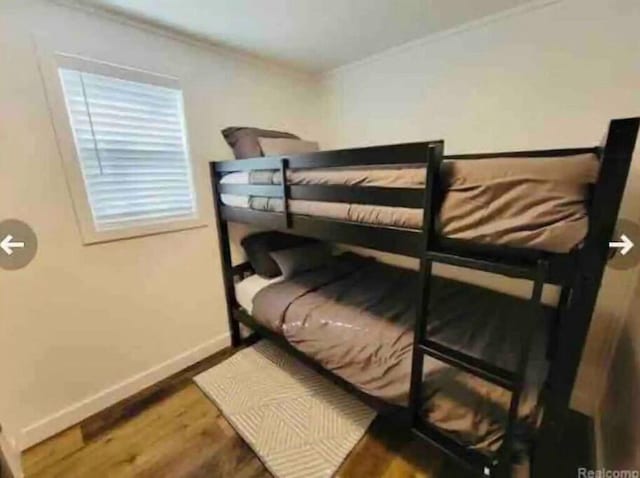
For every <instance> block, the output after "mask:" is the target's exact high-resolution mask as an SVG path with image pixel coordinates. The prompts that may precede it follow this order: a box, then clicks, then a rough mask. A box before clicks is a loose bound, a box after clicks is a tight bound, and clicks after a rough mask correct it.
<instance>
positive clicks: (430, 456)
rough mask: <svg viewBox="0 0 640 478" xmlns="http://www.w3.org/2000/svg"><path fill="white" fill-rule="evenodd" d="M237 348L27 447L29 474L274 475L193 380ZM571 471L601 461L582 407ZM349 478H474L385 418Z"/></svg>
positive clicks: (347, 465)
mask: <svg viewBox="0 0 640 478" xmlns="http://www.w3.org/2000/svg"><path fill="white" fill-rule="evenodd" d="M233 353H234V351H232V350H230V349H225V350H223V351H221V352H219V353H217V354H215V355H213V356H211V357H209V358H207V359H205V360H203V361H202V362H199V363H197V364H195V365H193V366H191V367H189V368H187V369H186V370H183V371H181V372H179V373H177V374H175V375H174V376H171V377H169V378H167V379H166V380H163V381H162V382H160V383H157V384H155V385H153V386H151V387H149V388H147V389H145V390H143V391H142V392H140V393H138V394H136V395H135V396H133V397H130V398H128V399H126V400H123V401H121V402H120V403H118V404H116V405H114V406H113V407H110V408H108V409H106V410H104V411H102V412H100V413H98V414H96V415H94V416H92V417H90V418H88V419H86V420H85V421H83V422H82V423H80V424H78V425H76V426H73V427H71V428H69V429H67V430H66V431H64V432H62V433H60V434H58V435H57V436H54V437H52V438H50V439H49V440H47V441H45V442H43V443H41V444H39V445H36V446H35V447H33V448H31V449H29V450H27V451H26V452H25V453H24V455H23V466H24V470H25V475H26V477H27V478H53V477H58V478H102V477H110V478H111V477H113V478H120V477H123V478H127V477H149V478H164V477H168V478H200V477H202V478H205V477H206V478H218V477H224V478H226V477H233V478H236V477H237V478H251V477H256V478H257V477H270V476H271V475H270V473H269V472H268V471H267V470H266V469H265V467H264V466H263V465H262V463H261V462H260V460H259V459H258V458H257V456H256V455H255V454H254V453H253V451H252V450H251V449H250V448H249V447H248V446H247V445H246V444H245V442H244V441H243V440H242V439H241V438H240V436H239V435H238V434H237V433H236V432H235V431H234V430H233V428H231V426H230V425H229V423H228V422H227V421H226V419H225V418H224V417H223V416H222V414H221V413H220V411H219V410H218V409H217V408H216V406H215V405H214V404H213V403H212V402H211V401H209V400H208V399H207V398H206V396H205V395H204V394H203V393H202V392H201V391H200V389H199V388H198V387H197V386H196V385H195V383H194V382H193V381H192V377H194V376H195V375H197V374H199V373H200V372H202V371H204V370H207V369H209V368H210V367H212V366H214V365H215V364H217V363H219V362H221V361H222V360H224V359H226V358H228V357H229V356H231V355H232V354H233ZM574 415H575V419H572V420H571V422H572V425H571V427H570V428H572V431H571V432H570V433H568V437H569V438H570V439H568V440H567V447H566V449H565V450H563V459H562V464H563V465H564V468H565V470H564V471H562V472H559V474H558V476H575V470H576V469H577V467H578V466H586V467H587V468H592V467H593V462H592V461H591V453H590V452H591V446H590V441H589V438H588V437H589V430H590V429H592V425H591V422H590V420H589V419H588V418H587V417H585V416H584V415H581V414H577V413H575V414H574ZM338 476H339V477H344V478H350V477H356V478H359V477H362V478H376V477H383V478H404V477H416V478H417V477H424V478H469V476H470V475H469V474H468V473H467V472H465V471H464V470H462V469H460V467H459V466H458V465H456V464H455V463H453V462H451V461H450V460H449V459H448V458H447V457H446V456H445V455H444V454H443V453H441V452H440V451H439V450H437V449H436V448H434V447H431V446H429V445H427V444H425V443H424V442H422V441H419V440H417V439H415V438H413V437H412V436H411V434H410V433H409V432H407V431H406V430H404V429H401V428H399V427H397V426H396V427H394V426H393V423H392V422H391V421H390V420H388V419H380V418H377V419H376V420H374V422H373V423H372V425H371V427H370V428H369V430H368V431H367V433H366V435H365V436H364V437H363V438H362V440H361V441H360V442H359V443H358V445H357V446H356V447H355V448H354V450H353V451H352V452H351V454H350V455H349V456H348V457H347V459H346V460H345V462H344V463H343V464H342V466H341V467H340V469H339V470H338Z"/></svg>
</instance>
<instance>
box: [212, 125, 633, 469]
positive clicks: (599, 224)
mask: <svg viewBox="0 0 640 478" xmlns="http://www.w3.org/2000/svg"><path fill="white" fill-rule="evenodd" d="M639 126H640V118H626V119H618V120H612V121H611V123H610V125H609V131H608V134H607V136H606V140H605V142H604V145H603V146H595V147H587V148H572V149H554V150H539V151H518V152H504V153H482V154H465V155H450V156H444V154H443V150H444V143H443V142H442V141H431V142H423V143H409V144H397V145H389V146H376V147H370V148H359V149H346V150H338V151H326V152H318V153H310V154H304V155H296V156H289V157H267V158H255V159H245V160H236V161H223V162H212V163H210V173H211V183H212V188H213V197H214V203H215V210H216V225H217V228H218V237H219V245H220V254H221V259H222V266H223V281H224V287H225V295H226V300H227V314H228V317H229V328H230V333H231V343H232V345H233V346H238V345H240V344H241V343H242V339H241V335H240V323H243V324H245V325H246V326H248V327H249V328H250V329H252V330H253V331H254V332H256V333H257V334H259V335H260V336H263V337H267V338H269V339H271V340H273V341H275V342H276V343H277V344H278V345H280V346H281V347H284V348H285V349H287V350H288V351H289V352H291V353H293V354H294V355H296V356H297V357H298V358H300V359H302V360H303V361H305V362H306V363H307V364H309V365H311V366H312V367H314V368H315V369H316V370H318V371H320V372H321V373H323V374H325V375H327V376H329V377H330V378H332V379H333V380H334V381H336V382H338V383H340V384H341V385H344V386H346V387H347V388H349V389H350V390H352V391H355V390H356V389H355V387H353V386H352V385H351V384H349V383H348V382H345V381H344V380H343V379H341V378H340V377H337V376H336V375H334V374H333V373H332V372H330V371H328V370H326V369H324V368H322V367H321V366H320V365H319V364H317V363H315V362H313V360H312V359H310V358H308V357H306V356H305V355H304V354H302V353H301V352H299V351H298V350H297V349H295V348H294V347H293V346H291V345H290V344H289V343H288V342H287V341H286V340H285V339H283V338H282V337H280V336H279V335H278V334H276V333H274V332H271V331H269V330H268V329H266V328H264V327H261V326H260V324H259V323H258V322H256V321H255V320H254V319H253V318H252V317H251V316H250V315H249V314H247V313H246V312H244V311H243V310H242V309H241V308H240V307H239V305H238V303H237V301H236V299H235V291H234V280H235V279H237V278H241V277H243V276H244V275H245V274H246V273H248V272H250V266H248V265H247V264H243V265H240V266H236V267H234V266H233V265H232V262H231V252H230V245H229V230H228V222H239V223H247V224H252V225H256V226H261V227H265V228H269V229H275V230H282V231H286V232H288V233H291V234H296V235H302V236H307V237H313V238H317V239H322V240H327V241H332V242H338V243H346V244H351V245H357V246H362V247H366V248H371V249H375V250H380V251H385V252H391V253H396V254H401V255H406V256H411V257H416V258H419V259H420V272H419V273H420V279H419V282H418V283H419V286H420V289H419V290H418V291H417V294H416V301H417V302H416V303H417V307H416V311H417V316H416V323H415V331H414V348H413V363H412V376H411V388H410V403H409V407H408V410H406V411H408V420H409V424H410V426H411V428H412V430H413V431H414V432H415V433H416V434H417V435H418V436H420V437H422V438H424V439H426V440H428V441H429V442H431V443H433V444H435V445H436V446H438V447H439V448H441V449H442V450H443V451H445V452H446V453H447V454H449V455H450V456H452V457H454V458H455V459H457V460H458V461H460V463H461V464H464V465H466V466H467V467H469V468H471V469H472V470H473V471H475V472H477V473H478V474H482V475H485V476H488V475H498V476H510V463H511V453H512V448H511V445H512V441H513V440H512V439H513V425H514V423H515V420H516V418H517V411H518V404H519V399H520V394H521V391H522V387H523V377H524V372H525V369H526V366H527V360H528V351H529V345H530V340H531V336H532V330H533V325H534V323H535V320H537V319H538V318H539V317H538V316H539V314H540V313H541V309H542V306H541V296H542V289H543V286H544V284H547V283H548V284H555V285H559V286H561V294H560V300H559V303H558V305H557V309H556V321H555V324H554V327H553V328H552V331H553V335H554V336H553V337H552V338H551V339H550V343H551V344H553V345H554V346H553V347H552V350H551V357H550V359H551V366H550V369H549V374H548V378H547V383H546V387H545V390H544V391H543V393H542V401H543V407H544V413H543V418H542V421H541V424H540V427H539V429H538V433H537V437H536V441H535V444H534V447H533V449H532V463H531V464H532V474H533V476H535V477H551V476H555V474H556V470H557V469H558V468H557V466H556V463H557V460H558V459H561V457H559V456H558V450H559V449H561V447H562V446H561V444H562V442H563V436H564V435H563V434H564V430H565V427H564V424H565V420H566V418H567V414H568V411H569V405H570V400H571V392H572V389H573V385H574V382H575V378H576V374H577V370H578V366H579V363H580V358H581V354H582V350H583V347H584V343H585V340H586V336H587V332H588V329H589V325H590V322H591V316H592V314H593V310H594V307H595V302H596V298H597V295H598V291H599V288H600V284H601V281H602V276H603V273H604V268H605V265H606V262H607V258H608V252H609V246H608V243H609V240H610V239H611V238H612V235H613V233H614V226H615V222H616V218H617V216H618V212H619V208H620V203H621V200H622V195H623V192H624V187H625V183H626V179H627V176H628V172H629V168H630V164H631V159H632V154H633V149H634V146H635V141H636V137H637V135H638V128H639ZM581 153H595V154H597V155H598V156H599V158H600V161H601V167H600V174H599V177H598V181H597V183H596V184H595V186H594V188H593V191H592V195H591V201H590V205H589V220H590V222H589V230H588V233H587V236H586V238H585V240H584V243H583V245H582V247H580V248H579V249H576V250H574V251H572V252H570V253H566V254H552V253H541V252H539V251H535V250H531V249H522V248H512V247H506V246H479V245H478V244H471V243H468V242H466V241H456V240H450V239H446V238H442V237H439V236H438V235H437V234H436V233H435V227H434V226H435V220H436V217H437V212H438V210H439V206H440V202H441V199H442V196H443V194H444V193H443V190H442V187H441V186H440V184H441V182H440V178H439V172H440V165H441V163H442V161H443V160H474V159H483V158H495V157H501V156H502V157H527V158H531V157H540V158H544V157H553V156H570V155H575V154H581ZM411 163H415V164H425V165H426V166H427V167H426V174H427V177H426V187H425V188H424V189H404V188H385V187H351V186H316V185H313V186H311V185H308V186H302V185H289V184H287V180H286V178H287V174H286V173H287V169H288V168H328V167H341V166H342V167H344V166H361V165H362V166H373V165H383V164H384V165H388V164H411ZM256 169H258V170H279V172H280V178H281V184H279V185H266V186H263V185H244V184H243V185H238V184H233V185H232V184H220V182H219V179H220V176H221V175H222V174H225V173H229V172H234V171H249V170H256ZM222 193H228V194H242V195H254V196H267V197H277V198H281V199H282V200H283V201H282V202H283V204H284V210H283V212H262V211H255V210H251V209H243V208H235V207H230V206H226V205H224V204H223V203H222V202H221V200H220V196H219V195H220V194H222ZM288 199H306V200H317V201H332V202H348V203H365V204H375V205H384V206H395V207H414V208H423V210H424V220H423V228H422V230H409V229H396V228H389V227H377V226H370V225H364V224H359V223H351V222H345V221H336V220H332V219H324V218H319V217H308V216H302V215H295V214H291V213H290V212H289V210H288V207H287V200H288ZM434 262H437V263H446V264H452V265H456V266H461V267H466V268H471V269H477V270H482V271H486V272H492V273H496V274H501V275H505V276H508V277H514V278H521V279H527V280H530V281H531V282H532V284H533V287H532V293H531V297H530V301H529V307H528V310H527V311H525V313H526V315H528V316H529V317H528V318H527V320H524V322H523V329H522V333H521V336H520V346H521V354H520V358H519V360H518V363H517V368H516V370H505V369H502V368H500V367H498V366H496V365H494V364H492V363H488V362H486V361H483V360H480V359H478V358H475V357H473V356H470V355H467V354H465V353H464V352H462V351H459V350H454V349H451V348H448V347H445V346H444V345H442V344H439V343H437V342H435V341H433V340H431V339H429V337H428V336H427V335H426V330H427V328H426V323H427V321H428V316H429V297H430V294H429V285H430V279H431V268H432V263H434ZM425 355H428V356H431V357H434V358H436V359H438V360H441V361H443V362H445V363H447V364H450V365H453V366H455V367H458V368H460V369H462V370H464V371H466V372H469V373H472V374H474V375H476V376H479V377H481V378H483V379H485V380H487V381H489V382H492V383H494V384H497V385H499V386H501V387H503V388H506V389H508V390H510V391H511V403H510V407H509V419H508V422H507V426H506V429H505V438H504V440H503V442H502V446H501V448H500V450H499V451H498V452H497V453H496V454H495V455H494V456H491V457H490V456H487V455H485V454H482V453H479V452H477V451H474V450H472V449H469V448H467V447H465V446H463V445H462V444H460V443H459V442H457V441H456V440H455V439H454V438H453V437H452V436H450V435H448V434H447V433H445V432H443V431H441V430H439V429H437V428H435V427H433V426H430V425H429V424H428V423H426V422H424V421H423V420H422V419H421V418H420V416H419V408H420V404H421V397H420V393H421V382H422V364H423V360H424V356H425ZM360 395H363V394H360ZM364 398H368V399H370V400H369V401H370V402H373V404H374V405H375V402H377V400H376V399H371V397H364Z"/></svg>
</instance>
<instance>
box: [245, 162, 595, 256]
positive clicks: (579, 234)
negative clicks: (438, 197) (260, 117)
mask: <svg viewBox="0 0 640 478" xmlns="http://www.w3.org/2000/svg"><path fill="white" fill-rule="evenodd" d="M598 169H599V163H598V160H597V158H596V156H595V155H593V154H579V155H574V156H567V157H552V158H490V159H481V160H473V161H469V160H466V161H465V160H461V161H445V163H444V165H443V174H442V176H443V179H444V182H445V184H446V191H447V192H446V195H445V198H444V202H443V204H442V208H441V210H440V215H439V222H438V229H439V231H438V232H439V233H440V234H441V235H443V236H445V237H448V238H452V239H460V240H468V241H473V242H478V243H484V244H494V245H507V246H512V247H527V248H532V249H539V250H544V251H548V252H560V253H562V252H569V251H570V250H571V249H573V248H574V247H576V246H579V245H580V243H581V242H582V240H583V239H584V237H585V235H586V233H587V229H588V225H589V222H588V214H587V197H588V191H589V185H590V184H592V183H594V182H595V181H596V179H597V176H598ZM425 176H426V172H425V169H424V167H422V168H421V167H416V166H415V165H407V166H405V167H398V166H397V165H395V166H394V167H389V166H387V167H385V166H380V167H377V168H370V167H369V168H364V167H357V168H330V169H327V168H324V169H297V170H290V171H288V174H287V181H288V183H289V184H297V185H349V186H365V187H366V186H378V187H398V188H424V186H425ZM249 181H250V182H251V183H252V184H278V183H279V182H280V174H279V173H278V172H274V171H268V170H264V171H251V172H250V175H249ZM250 207H251V208H252V209H256V210H260V211H282V210H283V207H282V200H281V199H278V198H264V197H252V198H251V199H250ZM289 211H290V212H291V213H293V214H304V215H309V216H318V217H326V218H331V219H336V220H343V221H352V222H358V223H364V224H374V225H379V226H389V227H398V228H408V229H420V228H421V227H422V216H423V213H422V210H421V209H412V208H404V207H388V206H374V205H369V204H348V203H338V202H320V201H302V200H290V201H289Z"/></svg>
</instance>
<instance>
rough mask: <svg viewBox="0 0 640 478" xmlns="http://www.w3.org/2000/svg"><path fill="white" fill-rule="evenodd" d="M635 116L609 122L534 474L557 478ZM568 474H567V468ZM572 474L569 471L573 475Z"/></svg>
mask: <svg viewBox="0 0 640 478" xmlns="http://www.w3.org/2000/svg"><path fill="white" fill-rule="evenodd" d="M639 126H640V118H627V119H618V120H613V121H611V123H610V125H609V132H608V134H607V138H606V141H605V144H604V148H603V150H602V155H601V166H600V174H599V177H598V181H597V183H596V186H595V188H594V192H593V200H592V205H591V211H590V216H589V218H590V223H589V232H588V233H587V237H586V240H585V243H584V245H583V247H582V249H581V250H580V251H579V253H578V259H577V263H576V272H575V275H574V277H573V279H572V283H571V292H570V294H569V297H568V300H567V304H566V307H564V308H563V309H564V310H562V311H561V312H560V313H561V317H560V320H559V323H558V330H557V343H558V346H557V347H556V349H555V351H554V357H553V361H552V364H551V370H550V374H549V383H548V394H547V395H546V396H545V409H544V417H543V421H542V424H541V427H540V432H539V440H538V444H537V448H536V450H535V452H534V453H535V454H534V460H533V463H532V465H533V468H532V471H533V475H532V476H534V477H536V478H538V477H540V478H542V477H544V478H548V477H554V476H561V475H560V474H561V473H562V467H561V463H562V454H561V453H559V450H562V449H563V442H564V445H565V446H566V443H567V442H566V439H565V438H564V430H565V419H566V417H567V415H568V412H569V406H570V403H571V393H572V391H573V386H574V383H575V379H576V375H577V372H578V367H579V365H580V359H581V357H582V350H583V348H584V343H585V341H586V338H587V333H588V331H589V325H590V323H591V317H592V314H593V311H594V308H595V304H596V299H597V296H598V291H599V289H600V284H601V282H602V276H603V274H604V269H605V266H606V263H607V258H608V254H609V241H610V240H611V238H612V236H613V234H614V228H615V223H616V219H617V217H618V212H619V210H620V204H621V201H622V195H623V192H624V188H625V183H626V181H627V176H628V173H629V168H630V165H631V160H632V155H633V149H634V146H635V142H636V137H637V135H638V127H639ZM567 471H568V470H567ZM576 472H577V471H576V470H571V473H576Z"/></svg>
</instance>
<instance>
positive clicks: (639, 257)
mask: <svg viewBox="0 0 640 478" xmlns="http://www.w3.org/2000/svg"><path fill="white" fill-rule="evenodd" d="M609 247H610V248H611V254H612V255H613V257H612V259H611V260H610V261H609V263H608V264H607V265H608V266H609V267H611V268H612V269H616V270H625V269H631V268H633V267H635V266H636V265H638V263H640V225H638V223H637V222H633V221H630V220H628V219H619V220H618V222H617V223H616V229H615V233H614V234H613V238H612V239H611V241H610V242H609Z"/></svg>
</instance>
